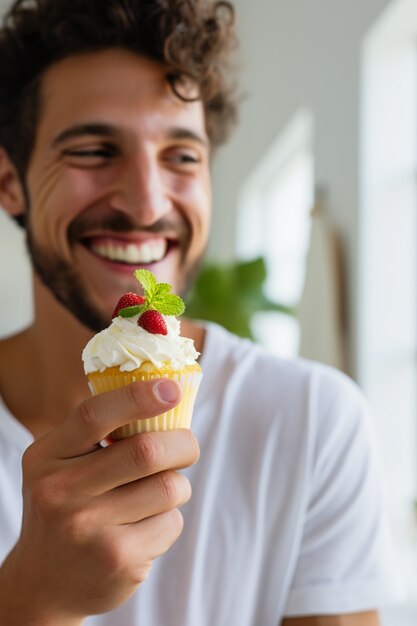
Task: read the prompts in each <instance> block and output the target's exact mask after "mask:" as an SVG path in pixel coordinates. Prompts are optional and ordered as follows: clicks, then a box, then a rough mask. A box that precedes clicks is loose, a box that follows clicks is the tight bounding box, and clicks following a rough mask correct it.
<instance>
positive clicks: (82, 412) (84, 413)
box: [77, 399, 97, 430]
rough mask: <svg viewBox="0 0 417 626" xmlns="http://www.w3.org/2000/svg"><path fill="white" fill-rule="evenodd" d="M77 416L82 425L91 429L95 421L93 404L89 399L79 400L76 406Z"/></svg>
mask: <svg viewBox="0 0 417 626" xmlns="http://www.w3.org/2000/svg"><path fill="white" fill-rule="evenodd" d="M77 417H78V419H79V421H80V423H81V425H82V426H84V427H85V428H86V429H87V430H91V429H92V428H93V427H94V426H95V425H96V422H97V418H96V413H95V410H94V404H93V402H91V399H88V400H85V401H84V402H81V404H79V405H78V407H77Z"/></svg>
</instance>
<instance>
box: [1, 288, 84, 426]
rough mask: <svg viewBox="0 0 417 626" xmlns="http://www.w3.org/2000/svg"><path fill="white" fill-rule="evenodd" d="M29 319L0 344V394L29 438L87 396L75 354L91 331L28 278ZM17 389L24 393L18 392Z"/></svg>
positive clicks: (61, 417) (81, 371)
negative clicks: (31, 310) (32, 306)
mask: <svg viewBox="0 0 417 626" xmlns="http://www.w3.org/2000/svg"><path fill="white" fill-rule="evenodd" d="M34 296H35V321H34V323H33V325H32V326H31V327H30V328H29V329H28V330H26V331H24V332H23V333H20V334H19V335H16V336H14V337H10V338H8V339H6V340H5V341H2V342H0V361H1V362H2V363H7V369H6V368H2V369H1V370H0V393H1V395H2V396H3V399H4V401H5V403H6V405H7V406H8V407H9V409H10V411H11V412H12V413H13V415H15V416H16V417H17V419H18V420H19V421H21V422H22V423H23V424H24V425H25V426H26V427H27V428H28V429H29V430H30V431H31V432H32V433H33V434H34V435H35V436H38V435H40V434H42V433H43V432H45V431H46V430H49V428H51V427H53V426H54V425H56V424H57V423H58V422H60V421H61V420H62V419H63V418H64V417H65V416H66V415H67V413H68V412H69V411H70V410H71V409H72V408H73V407H74V406H76V405H77V404H78V403H79V402H80V401H82V400H83V399H85V398H86V397H88V396H89V391H88V387H87V383H86V378H85V375H84V371H83V366H82V362H81V352H82V350H83V348H84V346H85V344H86V343H87V341H88V340H89V339H90V338H91V336H92V332H91V331H89V330H88V329H87V328H85V327H84V326H82V325H81V324H80V323H79V322H78V321H77V320H76V319H75V318H74V317H73V316H72V315H71V314H70V313H69V312H68V311H67V310H66V309H65V308H64V307H63V306H62V305H61V304H59V303H58V302H57V301H56V300H55V298H54V297H53V296H52V295H51V294H50V292H49V290H48V289H46V288H45V287H44V286H43V285H42V284H41V283H40V281H39V280H38V278H37V277H34ZM22 386H23V387H24V389H25V393H24V394H22V393H21V390H22Z"/></svg>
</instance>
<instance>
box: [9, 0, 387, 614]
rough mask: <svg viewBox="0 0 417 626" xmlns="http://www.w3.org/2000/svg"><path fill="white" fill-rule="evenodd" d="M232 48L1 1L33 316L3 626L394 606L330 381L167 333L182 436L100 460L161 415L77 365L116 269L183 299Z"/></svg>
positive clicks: (374, 494) (173, 9)
mask: <svg viewBox="0 0 417 626" xmlns="http://www.w3.org/2000/svg"><path fill="white" fill-rule="evenodd" d="M232 32H233V10H232V8H231V7H230V6H229V5H228V4H227V3H224V2H221V3H216V4H211V3H206V2H199V1H198V0H189V1H183V2H182V1H181V2H180V1H179V0H89V1H88V2H76V1H75V0H37V1H34V2H25V1H24V0H23V1H19V0H18V1H16V2H15V4H14V6H13V7H12V10H11V13H10V15H9V17H8V18H7V21H6V25H5V27H4V28H3V31H2V35H1V40H0V52H1V54H0V143H1V145H2V149H1V157H0V203H1V205H2V206H3V207H4V208H5V210H6V211H7V212H8V213H9V214H10V215H11V216H14V217H16V218H18V219H19V220H20V222H23V223H24V224H25V228H26V232H27V241H28V247H29V250H30V254H31V259H32V262H33V266H34V269H35V272H34V295H35V309H36V315H35V320H34V323H33V325H32V326H31V327H30V328H29V329H28V330H26V331H25V332H23V333H21V334H19V335H16V336H13V337H10V338H8V339H6V340H4V341H2V342H1V344H0V362H1V370H0V394H1V398H2V405H1V408H0V448H1V449H0V480H1V482H0V485H1V493H0V503H1V506H0V551H1V552H0V559H1V560H2V562H3V564H2V566H1V569H0V623H1V624H4V625H6V624H7V626H14V625H16V626H17V625H19V626H23V625H25V624H31V625H32V626H37V625H42V626H50V625H51V626H52V625H54V626H55V625H59V626H76V625H79V624H81V623H85V624H89V625H90V626H91V625H95V626H98V625H99V626H105V625H114V626H116V625H119V624H123V625H125V626H133V625H136V624H137V625H141V626H191V625H192V626H204V625H207V626H208V625H210V626H213V625H214V626H223V625H226V624H227V625H230V624H233V625H236V626H246V625H247V626H249V625H251V626H267V625H271V626H272V625H274V626H276V625H278V624H283V625H285V626H313V625H320V624H323V625H324V624H325V625H326V626H335V625H337V624H344V625H346V626H348V625H349V626H375V625H376V624H378V623H379V621H378V616H377V613H376V608H377V607H378V605H380V604H381V602H382V601H383V600H391V599H393V598H395V597H396V589H395V585H394V584H393V580H392V578H391V577H390V572H391V569H392V564H391V561H390V551H389V545H388V542H387V541H386V537H385V527H384V521H383V516H382V510H381V508H382V507H381V497H380V492H379V489H380V485H379V479H378V475H377V469H376V461H375V454H374V450H373V446H372V442H371V438H370V434H369V420H368V417H367V412H366V407H365V405H364V402H363V400H362V398H361V396H360V394H359V393H358V391H357V390H356V389H355V388H354V386H353V384H352V383H350V382H349V381H347V380H346V379H345V378H344V377H342V375H340V374H338V373H336V372H333V371H331V370H329V369H327V368H325V367H322V366H319V365H314V364H310V363H302V362H294V363H291V362H281V361H280V360H278V359H275V358H273V357H270V356H268V355H267V354H264V353H263V352H262V350H260V349H259V348H257V347H255V346H252V345H251V344H250V343H248V342H243V341H241V340H239V339H237V338H234V337H232V336H230V335H229V334H228V333H226V332H225V331H223V330H222V329H220V328H218V327H216V326H213V325H197V324H194V323H191V322H184V323H183V327H182V330H183V334H184V335H187V336H190V337H192V338H193V339H194V340H195V343H196V347H197V349H199V351H201V352H202V361H201V362H202V368H203V371H204V381H203V384H202V387H201V391H200V393H199V397H198V402H197V407H196V410H195V414H194V419H193V429H194V432H195V435H193V434H192V433H191V432H189V431H185V430H184V431H181V430H180V431H176V432H170V433H147V434H145V435H137V436H133V437H131V438H128V439H125V440H123V441H120V442H117V443H115V444H113V445H111V446H108V447H101V446H100V444H99V442H100V441H102V440H103V439H104V438H105V437H106V435H107V434H108V433H109V432H110V431H111V430H113V429H114V428H116V427H118V426H121V425H123V424H125V423H127V422H129V421H132V419H136V418H142V417H147V416H152V415H157V414H159V413H161V412H163V411H165V410H167V409H168V408H169V407H172V406H174V405H175V404H177V403H178V401H179V398H180V390H179V389H178V387H177V386H176V384H175V383H173V382H170V381H163V380H159V381H157V382H156V383H137V384H134V385H131V386H129V387H126V388H125V389H122V390H118V391H114V392H110V393H108V394H103V395H101V396H98V397H95V398H90V397H89V392H88V388H87V386H86V382H85V376H84V373H83V370H82V365H81V361H80V355H81V351H82V349H83V347H84V346H85V344H86V342H87V341H88V339H89V338H90V337H91V336H92V334H93V333H94V332H95V331H97V330H99V329H101V328H103V327H104V326H106V325H108V323H109V321H110V316H111V312H112V310H113V308H114V306H115V303H116V302H117V300H118V298H119V297H120V295H122V294H123V293H125V292H127V291H137V283H136V280H135V279H134V278H133V269H135V268H137V267H149V268H150V269H152V270H153V271H154V272H155V274H156V276H157V278H158V280H160V281H165V282H170V283H172V284H173V286H174V289H175V290H176V291H180V292H182V291H184V289H185V288H186V286H187V285H188V283H189V281H190V279H191V277H192V275H193V272H194V270H195V267H196V265H197V264H198V261H199V259H200V257H201V255H202V253H203V251H204V248H205V245H206V241H207V235H208V229H209V219H210V211H211V202H210V173H209V163H210V157H211V154H212V151H213V148H214V147H215V146H216V145H218V144H219V143H220V142H221V140H222V139H223V138H224V136H225V133H226V130H227V127H228V125H229V122H230V120H231V119H232V117H233V111H234V107H233V102H232V100H231V99H230V93H229V91H228V88H227V84H226V82H225V79H224V75H223V70H224V66H225V53H226V51H227V48H228V46H229V43H230V41H231V40H232ZM231 314H232V312H231ZM197 440H198V441H199V445H198V443H197ZM199 446H200V452H199ZM22 455H23V464H22V470H21V469H20V463H21V457H22ZM199 455H200V459H199V461H198V463H197V460H198V457H199ZM180 470H181V471H180ZM22 475H23V489H22V494H23V497H22V496H21V492H20V486H21V480H22ZM191 485H192V487H193V496H192V498H190V496H191ZM183 505H184V506H183ZM178 507H182V508H181V511H182V513H180V512H179V510H178ZM180 535H181V536H180Z"/></svg>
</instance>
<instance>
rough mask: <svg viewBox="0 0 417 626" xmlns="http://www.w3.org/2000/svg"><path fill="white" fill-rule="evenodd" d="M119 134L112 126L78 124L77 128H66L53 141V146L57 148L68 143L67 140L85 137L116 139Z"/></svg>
mask: <svg viewBox="0 0 417 626" xmlns="http://www.w3.org/2000/svg"><path fill="white" fill-rule="evenodd" d="M117 134H118V132H117V129H116V127H115V126H112V125H111V124H101V123H92V124H77V125H76V126H71V127H70V128H66V129H65V130H63V131H62V132H61V133H59V134H58V135H57V136H56V137H55V138H54V139H53V141H52V146H53V147H54V148H57V147H58V146H59V145H60V144H61V143H64V142H65V141H67V139H73V138H74V137H83V136H84V135H95V136H101V137H102V136H103V135H105V136H107V137H116V135H117Z"/></svg>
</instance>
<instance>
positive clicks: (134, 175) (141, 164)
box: [111, 149, 172, 226]
mask: <svg viewBox="0 0 417 626" xmlns="http://www.w3.org/2000/svg"><path fill="white" fill-rule="evenodd" d="M111 203H112V206H114V208H117V209H118V210H121V211H125V212H127V213H129V214H130V215H132V217H134V219H135V221H136V222H137V223H138V224H139V225H141V226H150V225H152V224H154V223H155V222H156V221H157V220H159V219H160V218H161V217H163V216H164V215H165V214H166V213H168V212H169V211H170V210H171V209H172V201H171V198H170V195H169V189H168V187H167V173H166V172H164V169H163V166H162V165H161V164H160V163H159V161H158V158H157V155H154V154H152V152H151V151H150V150H149V151H146V150H145V149H143V150H141V151H140V152H139V153H138V154H136V155H134V156H133V155H131V156H129V157H128V158H126V159H123V160H122V162H121V164H120V175H119V176H118V177H117V181H116V184H115V185H114V191H113V193H112V195H111Z"/></svg>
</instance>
